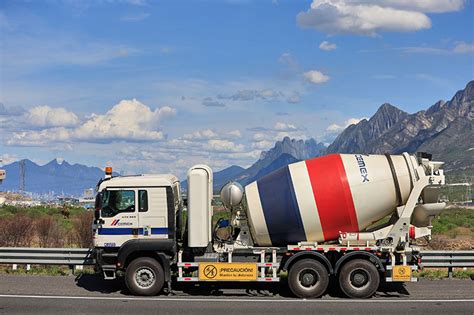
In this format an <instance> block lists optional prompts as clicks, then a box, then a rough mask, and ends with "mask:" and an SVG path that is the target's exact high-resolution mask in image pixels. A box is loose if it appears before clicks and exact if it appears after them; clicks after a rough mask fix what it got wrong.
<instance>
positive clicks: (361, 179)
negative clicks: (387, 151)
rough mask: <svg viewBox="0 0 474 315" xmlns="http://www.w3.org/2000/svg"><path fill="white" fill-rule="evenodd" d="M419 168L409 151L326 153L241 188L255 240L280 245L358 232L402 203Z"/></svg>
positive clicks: (258, 243)
mask: <svg viewBox="0 0 474 315" xmlns="http://www.w3.org/2000/svg"><path fill="white" fill-rule="evenodd" d="M420 172H423V167H422V166H420V165H419V163H418V160H417V158H416V157H414V156H409V155H361V154H331V155H327V156H323V157H318V158H314V159H311V160H306V161H301V162H297V163H294V164H290V165H288V166H285V167H283V168H280V169H278V170H276V171H274V172H273V173H270V174H268V175H266V176H264V177H262V178H260V179H259V180H257V181H255V182H252V183H250V184H249V185H247V186H246V187H245V198H246V202H247V216H248V219H249V221H250V227H251V229H252V235H253V238H254V242H255V244H256V245H260V246H285V245H287V244H296V243H297V242H302V241H308V242H324V241H330V240H336V239H338V237H339V233H340V232H359V231H361V230H363V229H365V228H366V227H368V226H369V225H371V224H372V223H374V222H376V221H378V220H380V219H381V218H383V217H385V216H387V215H388V214H390V213H392V212H393V211H394V210H395V209H396V207H397V206H398V205H402V204H405V202H406V201H407V199H408V196H409V194H410V191H411V189H412V187H413V182H414V181H416V180H417V179H418V176H419V175H418V174H419V173H420ZM420 175H421V174H420ZM423 175H424V174H423Z"/></svg>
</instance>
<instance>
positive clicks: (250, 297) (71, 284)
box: [0, 274, 474, 315]
mask: <svg viewBox="0 0 474 315" xmlns="http://www.w3.org/2000/svg"><path fill="white" fill-rule="evenodd" d="M434 312H437V314H443V313H450V314H452V313H458V314H474V281H472V280H438V281H430V280H425V279H422V280H420V281H419V282H418V283H406V284H385V285H383V286H382V287H381V288H380V290H379V292H378V293H377V295H376V296H375V297H373V298H371V299H368V300H349V299H344V298H342V297H341V295H340V293H339V292H337V290H335V289H330V290H329V293H328V294H327V295H325V296H324V297H323V298H321V299H314V300H300V299H295V298H292V297H291V295H290V294H289V293H288V292H287V291H286V290H284V289H281V288H280V287H278V286H275V285H274V286H270V287H269V286H268V285H263V284H262V285H260V284H258V286H255V284H254V285H249V284H242V285H240V286H239V287H236V285H235V284H230V285H229V286H228V287H227V288H224V289H219V290H217V289H215V288H213V287H212V286H205V287H197V286H194V285H192V284H189V283H188V284H186V285H182V286H180V287H176V288H175V294H174V295H169V296H165V295H161V296H157V297H134V296H130V295H128V293H127V292H126V291H125V290H124V289H123V286H122V283H121V282H120V280H115V281H111V282H109V281H107V282H106V281H104V280H101V278H100V277H97V276H94V275H84V276H82V277H80V278H77V279H76V278H75V277H73V276H69V277H54V276H36V275H6V274H3V275H0V314H27V313H43V314H53V313H67V314H86V313H87V314H93V313H101V314H118V313H129V314H133V313H153V314H155V313H161V314H167V313H174V314H176V313H181V314H183V315H184V314H212V313H219V314H226V315H227V314H266V313H267V314H268V313H286V314H288V313H293V314H298V313H299V314H315V313H339V314H342V313H351V314H374V313H378V314H391V313H393V314H395V313H396V314H404V313H411V314H419V313H424V314H429V313H431V314H432V315H433V314H435V313H434Z"/></svg>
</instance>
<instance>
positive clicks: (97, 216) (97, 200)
mask: <svg viewBox="0 0 474 315" xmlns="http://www.w3.org/2000/svg"><path fill="white" fill-rule="evenodd" d="M94 208H95V210H94V219H95V220H96V221H97V220H99V219H100V210H101V209H102V193H101V192H100V193H98V194H97V196H96V197H95V206H94Z"/></svg>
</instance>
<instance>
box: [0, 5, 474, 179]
mask: <svg viewBox="0 0 474 315" xmlns="http://www.w3.org/2000/svg"><path fill="white" fill-rule="evenodd" d="M473 21H474V6H473V4H472V2H471V1H462V0H435V1H424V0H413V1H412V0H410V1H408V0H379V1H374V0H315V1H271V0H269V1H265V0H260V1H250V0H249V1H243V0H242V1H239V0H229V1H145V0H128V1H127V0H123V1H119V0H116V1H114V0H102V1H100V0H97V1H89V0H82V1H81V0H70V1H60V0H57V1H54V0H51V1H2V2H1V4H0V27H1V29H0V30H1V46H0V56H1V59H0V62H1V64H0V66H1V68H0V70H1V72H0V102H1V104H2V105H0V157H3V159H4V162H5V163H7V162H11V161H13V160H16V159H19V158H30V159H32V160H34V161H37V162H39V163H45V162H47V161H49V160H51V159H53V158H56V157H60V158H65V159H66V160H68V161H70V162H77V163H83V164H88V165H97V166H103V165H104V164H105V163H106V162H109V163H111V164H112V165H113V166H115V167H116V169H118V170H121V171H122V172H126V173H134V172H147V173H150V172H173V173H177V174H180V175H181V174H183V173H184V172H185V170H186V169H187V168H188V167H189V166H191V165H192V164H193V163H208V164H210V165H211V166H213V167H215V168H216V169H220V168H223V167H226V166H229V165H231V164H238V165H242V166H246V165H249V164H251V163H252V162H253V161H255V160H256V159H258V157H259V154H260V152H261V150H264V149H268V148H269V147H271V146H272V145H273V143H274V142H275V141H276V140H278V139H281V138H282V137H284V136H286V135H288V136H290V137H293V138H303V139H307V138H315V139H317V140H318V141H323V142H326V143H328V142H330V141H331V140H332V139H334V137H335V136H336V135H337V133H338V132H340V131H341V130H342V129H343V127H345V126H346V125H347V124H349V123H353V122H357V120H359V119H361V118H363V117H370V116H371V115H373V114H374V112H375V111H376V110H377V108H378V107H379V106H380V105H381V104H382V103H385V102H389V103H391V104H394V105H396V106H398V107H399V108H401V109H403V110H405V111H407V112H410V113H413V112H416V111H418V110H422V109H426V108H427V107H428V106H430V105H432V104H433V103H435V102H436V101H437V100H439V99H445V100H448V99H449V98H451V97H452V96H453V95H454V93H455V92H456V91H457V90H459V89H462V88H464V86H465V85H466V83H467V82H468V81H469V80H472V79H473V78H474V24H473V23H474V22H473Z"/></svg>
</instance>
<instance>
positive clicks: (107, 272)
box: [102, 265, 117, 280]
mask: <svg viewBox="0 0 474 315" xmlns="http://www.w3.org/2000/svg"><path fill="white" fill-rule="evenodd" d="M116 270H117V268H116V267H115V265H103V266H102V272H103V274H104V279H105V280H115V278H116V273H115V271H116Z"/></svg>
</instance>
